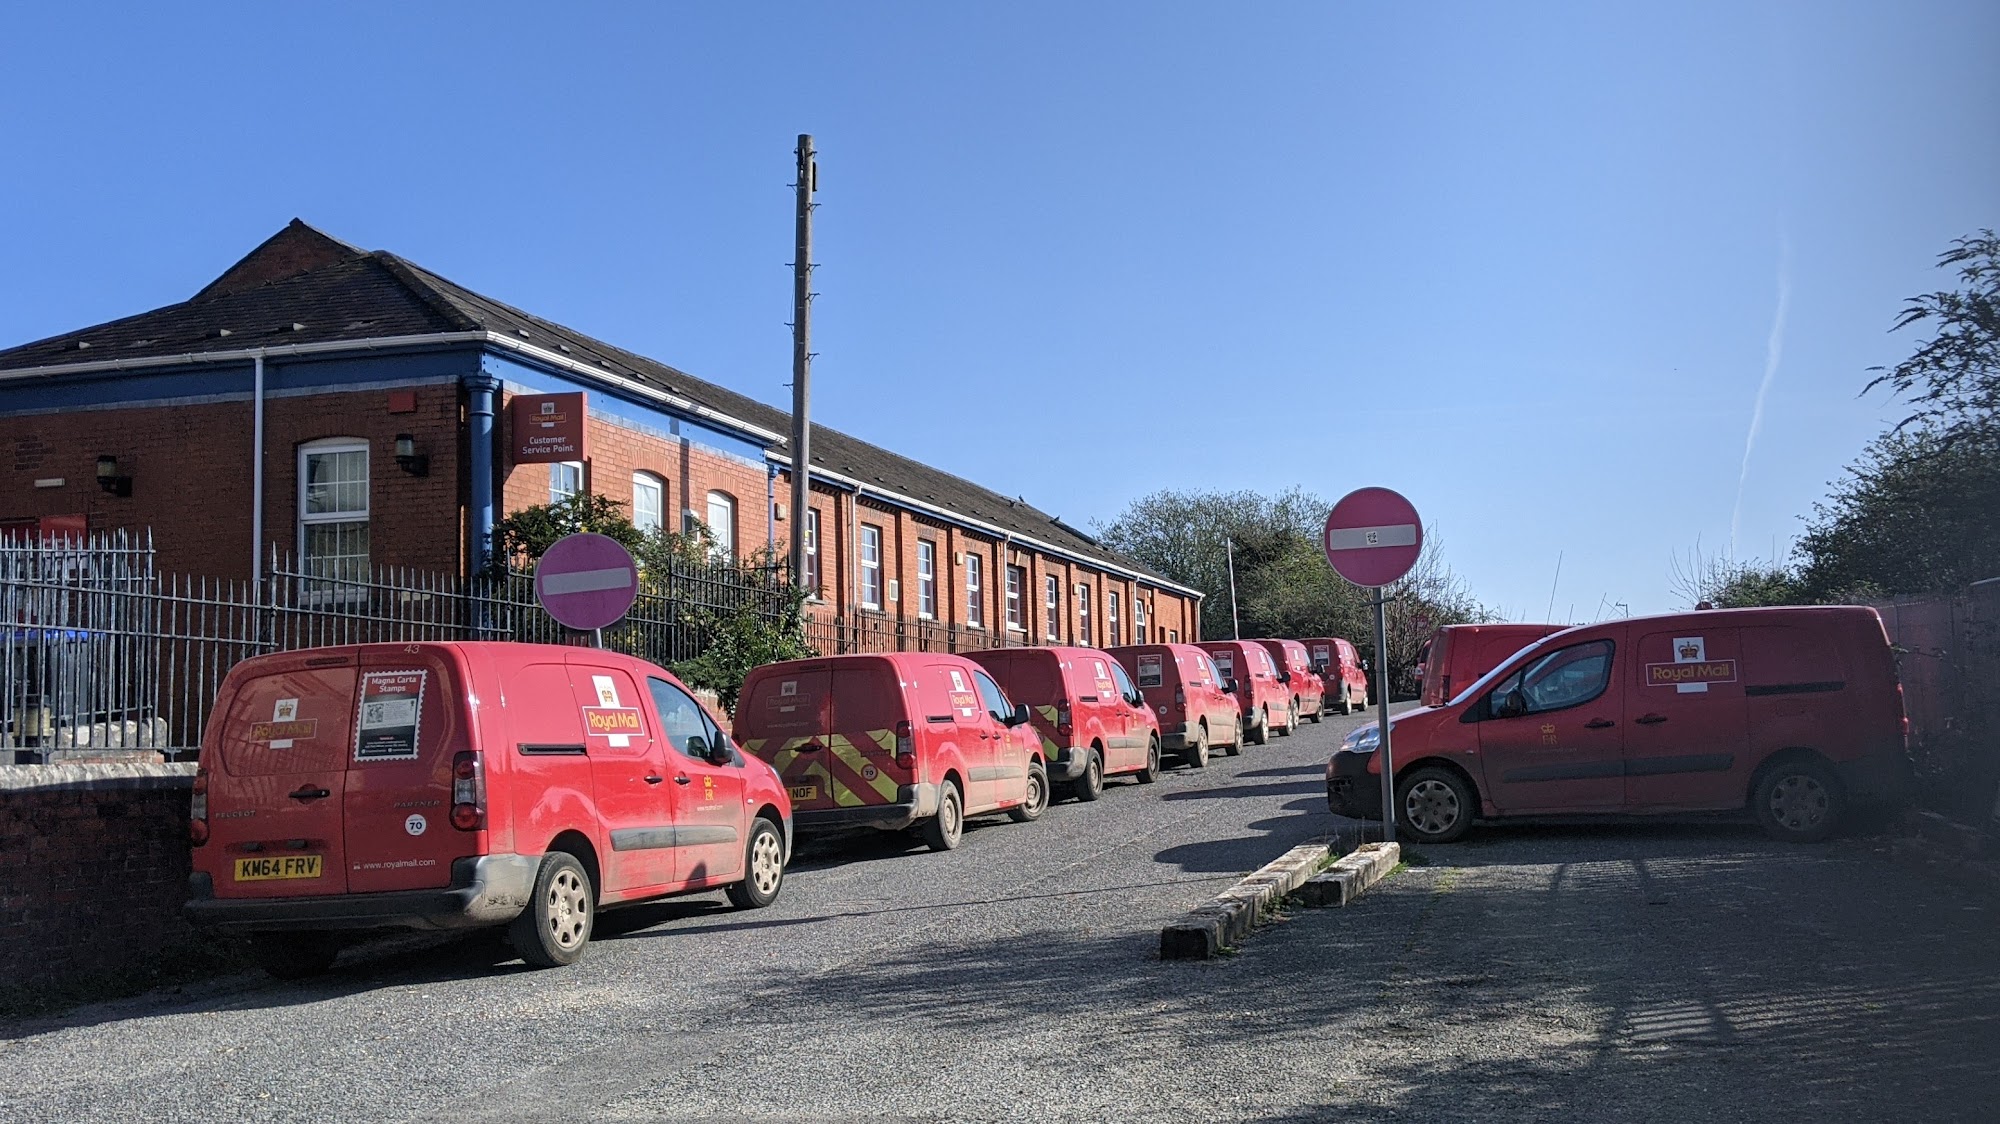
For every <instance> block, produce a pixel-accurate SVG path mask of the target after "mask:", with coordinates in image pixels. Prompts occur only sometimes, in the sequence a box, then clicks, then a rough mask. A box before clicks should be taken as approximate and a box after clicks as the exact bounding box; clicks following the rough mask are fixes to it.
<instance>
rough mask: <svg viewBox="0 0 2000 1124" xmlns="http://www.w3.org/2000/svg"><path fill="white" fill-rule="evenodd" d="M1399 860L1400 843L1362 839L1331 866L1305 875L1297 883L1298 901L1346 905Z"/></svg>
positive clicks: (1378, 880)
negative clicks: (1298, 884) (1373, 841)
mask: <svg viewBox="0 0 2000 1124" xmlns="http://www.w3.org/2000/svg"><path fill="white" fill-rule="evenodd" d="M1401 861H1403V847H1402V845H1401V844H1400V843H1363V844H1362V845H1361V846H1359V847H1356V848H1355V849H1354V850H1353V851H1352V852H1351V853H1349V854H1347V855H1344V856H1342V857H1341V859H1340V861H1338V862H1336V863H1334V864H1333V866H1332V868H1331V869H1329V870H1327V871H1326V872H1324V873H1322V874H1316V875H1314V876H1313V877H1311V878H1308V879H1307V880H1306V881H1305V883H1304V884H1303V885H1301V886H1300V887H1299V901H1300V902H1302V903H1304V904H1306V905H1309V906H1342V905H1347V904H1349V903H1351V902H1352V901H1354V899H1356V898H1358V897H1360V896H1361V895H1362V894H1364V893H1366V892H1367V891H1368V888H1369V887H1370V886H1373V885H1375V883H1377V882H1380V881H1382V880H1383V879H1384V878H1387V877H1389V872H1390V871H1392V870H1394V869H1396V864H1397V863H1399V862H1401Z"/></svg>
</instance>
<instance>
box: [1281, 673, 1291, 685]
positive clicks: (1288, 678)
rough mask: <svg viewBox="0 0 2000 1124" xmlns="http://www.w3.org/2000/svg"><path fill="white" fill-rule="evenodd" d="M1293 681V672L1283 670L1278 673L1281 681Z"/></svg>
mask: <svg viewBox="0 0 2000 1124" xmlns="http://www.w3.org/2000/svg"><path fill="white" fill-rule="evenodd" d="M1291 681H1292V673H1291V672H1289V671H1281V672H1279V673H1278V682H1280V683H1290V682H1291Z"/></svg>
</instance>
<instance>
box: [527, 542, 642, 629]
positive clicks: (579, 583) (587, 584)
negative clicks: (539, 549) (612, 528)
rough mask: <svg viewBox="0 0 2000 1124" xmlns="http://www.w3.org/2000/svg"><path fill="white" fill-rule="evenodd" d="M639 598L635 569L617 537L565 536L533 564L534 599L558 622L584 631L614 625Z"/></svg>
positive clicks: (629, 555) (629, 553)
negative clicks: (538, 561) (539, 560)
mask: <svg viewBox="0 0 2000 1124" xmlns="http://www.w3.org/2000/svg"><path fill="white" fill-rule="evenodd" d="M638 596H639V567H638V566H637V565H635V564H634V563H633V561H632V552H631V551H629V550H626V549H625V548H624V547H623V546H621V545H619V543H618V540H617V539H612V538H606V537H605V536H603V535H598V534H591V533H590V532H584V533H582V534H575V535H565V536H563V537H562V538H559V539H557V540H556V541H555V545H554V546H551V547H549V549H548V550H547V551H546V552H544V553H543V555H542V560H541V562H540V563H539V564H538V565H536V567H535V600H537V601H539V602H541V603H542V608H544V609H546V610H548V614H549V615H550V616H552V617H554V618H555V619H556V620H558V621H560V622H562V623H563V624H565V625H568V626H569V627H571V628H574V629H579V630H581V631H584V632H588V631H590V630H591V629H594V628H604V627H606V626H608V625H614V624H617V623H618V621H619V620H620V618H622V617H624V615H625V612H626V610H628V609H630V608H631V607H632V602H633V601H634V600H635V599H637V598H638Z"/></svg>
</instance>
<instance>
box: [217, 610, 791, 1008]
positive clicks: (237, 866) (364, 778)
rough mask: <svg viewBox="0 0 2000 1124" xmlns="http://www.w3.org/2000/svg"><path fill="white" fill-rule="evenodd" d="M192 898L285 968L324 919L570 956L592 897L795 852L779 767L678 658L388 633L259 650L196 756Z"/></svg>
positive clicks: (674, 887)
mask: <svg viewBox="0 0 2000 1124" xmlns="http://www.w3.org/2000/svg"><path fill="white" fill-rule="evenodd" d="M191 813H192V814H191V819H190V823H189V831H190V835H191V840H192V842H193V844H194V872H193V875H192V876H191V879H190V898H191V900H190V901H189V902H188V903H187V907H186V911H187V916H188V919H189V920H190V921H192V922H194V923H195V924H197V925H204V926H208V927H212V928H216V929H221V930H226V931H230V932H242V933H247V934H249V935H250V937H251V938H252V944H253V948H254V949H255V950H256V951H257V954H258V957H259V959H260V960H261V961H262V962H263V964H264V965H265V967H267V968H268V969H270V971H271V972H272V974H274V975H277V976H280V977H287V978H289V977H296V976H303V975H308V974H311V973H314V972H319V971H323V970H325V968H326V967H327V966H328V965H329V964H331V963H332V961H333V957H334V954H335V953H336V952H337V951H338V949H339V943H338V941H337V940H336V939H335V937H334V936H333V931H334V930H340V929H362V928H378V927H385V926H388V927H404V928H413V929H457V928H467V927H474V926H481V925H496V926H497V925H506V926H508V927H509V928H508V934H509V936H510V937H511V938H512V940H513V944H514V948H515V951H517V952H519V953H520V955H521V958H522V959H523V960H525V961H527V962H528V963H529V964H531V965H535V966H537V967H552V966H555V965H559V964H569V963H572V962H574V961H575V960H576V959H577V958H578V957H579V956H581V955H582V954H583V951H584V946H585V945H586V943H587V942H588V941H589V940H590V933H591V926H592V923H593V920H594V918H595V916H596V914H597V911H598V909H600V908H602V907H606V906H611V905H617V904H622V903H626V902H636V901H643V900H647V899H651V898H658V897H663V896H666V895H669V894H684V893H692V892H695V891H699V890H708V889H716V888H721V889H724V890H726V891H727V892H728V895H729V899H730V901H732V902H733V903H735V904H736V905H737V906H738V907H740V908H745V909H754V908H757V907H759V906H764V905H768V904H770V902H771V901H772V900H773V899H775V898H776V897H777V895H778V890H779V888H780V886H782V885H783V881H784V867H785V862H786V861H787V859H788V858H789V857H790V854H791V839H792V813H791V805H790V803H789V802H788V801H787V800H786V798H785V791H784V788H783V787H782V786H781V785H780V784H779V783H778V776H777V774H776V773H775V772H773V771H772V770H771V768H770V767H769V766H767V765H765V764H764V763H763V762H761V761H757V760H755V759H753V758H748V757H745V756H744V755H743V754H741V753H739V752H737V751H736V749H735V748H734V747H733V746H732V745H731V743H730V741H729V739H728V737H727V736H725V735H724V734H723V733H722V732H721V731H720V730H718V729H717V728H716V726H715V723H714V722H713V721H711V720H710V719H709V717H708V714H707V712H706V711H704V710H703V709H702V707H701V706H700V704H698V703H696V702H695V700H694V699H693V698H692V697H691V696H690V695H689V694H688V692H687V689H686V688H685V687H684V686H683V685H682V684H681V682H680V681H679V680H678V679H676V678H674V676H673V675H671V674H669V673H668V672H666V671H663V670H661V669H660V668H658V667H655V666H653V665H652V664H649V663H646V662H645V661H643V660H638V659H634V658H632V657H630V656H623V655H619V654H617V653H614V652H606V651H601V650H598V649H593V648H574V647H558V646H554V645H540V644H507V643H442V644H376V645H353V646H348V647H340V648H314V649H307V650H304V651H295V652H283V653H279V654H275V655H268V656H260V657H257V658H255V659H250V660H245V661H244V662H242V663H239V664H237V665H236V666H235V667H234V668H232V669H231V670H230V672H229V674H228V676H226V677H225V678H224V679H223V682H222V687H221V690H220V691H219V692H218V694H217V696H216V703H215V707H214V710H213V711H212V712H211V716H210V718H209V723H208V729H207V731H206V732H205V734H204V735H203V737H202V745H201V759H200V765H199V766H198V769H197V772H196V774H195V781H194V797H193V806H192V809H191Z"/></svg>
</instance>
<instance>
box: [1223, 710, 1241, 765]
mask: <svg viewBox="0 0 2000 1124" xmlns="http://www.w3.org/2000/svg"><path fill="white" fill-rule="evenodd" d="M1242 752H1243V718H1242V716H1241V715H1238V716H1237V718H1236V733H1235V734H1234V735H1233V736H1231V737H1230V739H1229V745H1228V746H1227V747H1225V748H1224V749H1223V753H1224V754H1225V755H1226V756H1229V757H1235V756H1236V755H1237V754H1239V753H1242Z"/></svg>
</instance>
